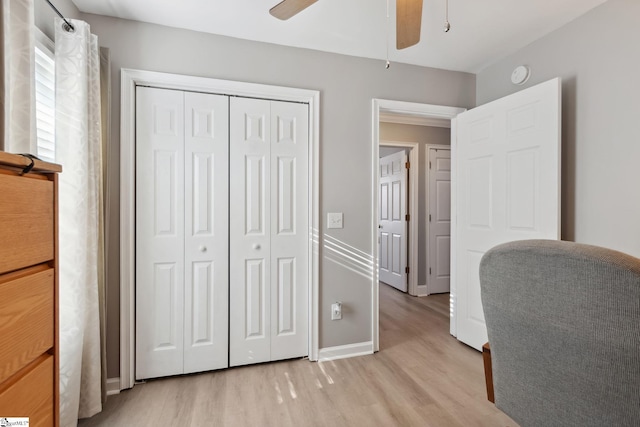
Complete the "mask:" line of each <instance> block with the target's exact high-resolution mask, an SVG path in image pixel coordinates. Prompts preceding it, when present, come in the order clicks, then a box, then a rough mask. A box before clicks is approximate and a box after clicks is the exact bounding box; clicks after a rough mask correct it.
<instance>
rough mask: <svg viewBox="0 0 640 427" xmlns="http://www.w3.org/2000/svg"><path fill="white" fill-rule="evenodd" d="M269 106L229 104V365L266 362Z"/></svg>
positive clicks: (254, 102) (266, 103) (238, 100)
mask: <svg viewBox="0 0 640 427" xmlns="http://www.w3.org/2000/svg"><path fill="white" fill-rule="evenodd" d="M270 108H271V107H270V102H269V101H264V100H257V99H248V98H231V100H230V121H229V123H230V129H229V131H230V148H229V151H230V153H229V167H230V176H229V179H230V183H229V191H230V204H229V214H230V221H229V232H230V239H229V243H230V246H229V250H230V258H229V267H230V272H229V273H230V280H229V303H230V316H229V321H230V325H229V337H230V338H229V339H230V343H229V344H230V345H229V363H230V365H231V366H238V365H246V364H251V363H260V362H266V361H269V360H271V358H270V338H271V337H270V335H271V332H270V318H269V312H270V300H271V295H270V288H269V279H270V277H271V262H270V260H271V254H270V237H271V223H270V221H269V216H270V211H269V206H270V200H271V193H270V189H271V182H270V178H271V162H270V145H271V141H270V139H271V121H270Z"/></svg>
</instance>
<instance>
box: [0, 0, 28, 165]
mask: <svg viewBox="0 0 640 427" xmlns="http://www.w3.org/2000/svg"><path fill="white" fill-rule="evenodd" d="M0 18H1V19H0V26H2V43H0V49H2V52H1V53H2V55H0V60H1V61H2V67H0V73H1V75H0V77H1V81H0V100H1V101H0V102H2V110H3V114H2V115H1V116H0V129H2V130H3V131H4V132H3V135H2V136H1V137H2V140H1V141H0V150H3V151H9V152H12V153H31V154H36V130H35V129H36V119H35V46H34V43H35V38H34V33H33V25H34V24H33V20H34V15H33V0H2V16H1V17H0Z"/></svg>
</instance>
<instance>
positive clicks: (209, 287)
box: [136, 87, 228, 379]
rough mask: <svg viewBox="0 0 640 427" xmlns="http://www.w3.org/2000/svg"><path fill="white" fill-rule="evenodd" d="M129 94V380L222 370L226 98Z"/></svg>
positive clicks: (225, 346) (149, 91) (225, 334)
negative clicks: (132, 230)
mask: <svg viewBox="0 0 640 427" xmlns="http://www.w3.org/2000/svg"><path fill="white" fill-rule="evenodd" d="M136 97H137V98H136V114H137V118H136V378H137V379H143V378H152V377H159V376H167V375H175V374H183V373H189V372H197V371H205V370H212V369H219V368H224V367H226V366H227V351H228V338H227V337H228V323H227V322H228V312H227V292H228V264H227V259H228V234H227V233H228V230H227V224H228V216H227V215H228V207H227V205H228V202H227V200H228V185H227V183H228V169H227V164H228V160H227V159H228V154H227V150H228V136H227V128H228V119H227V117H228V101H227V98H226V97H223V96H217V95H205V94H195V93H185V92H180V91H174V90H165V89H156V88H143V87H139V88H138V89H137V91H136Z"/></svg>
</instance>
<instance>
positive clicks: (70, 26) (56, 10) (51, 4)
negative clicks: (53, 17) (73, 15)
mask: <svg viewBox="0 0 640 427" xmlns="http://www.w3.org/2000/svg"><path fill="white" fill-rule="evenodd" d="M44 1H46V2H47V3H49V6H51V9H53V11H54V12H55V13H56V14H58V16H59V17H60V18H62V20H63V21H64V23H65V24H66V25H67V26H68V27H69V28H70V29H71V31H75V30H76V29H75V28H73V25H71V22H69V21H67V18H65V17H64V16H62V13H60V11H59V10H58V8H57V7H55V6H54V5H53V3H51V2H50V1H49V0H44Z"/></svg>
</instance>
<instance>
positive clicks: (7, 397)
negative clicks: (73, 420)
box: [0, 356, 54, 427]
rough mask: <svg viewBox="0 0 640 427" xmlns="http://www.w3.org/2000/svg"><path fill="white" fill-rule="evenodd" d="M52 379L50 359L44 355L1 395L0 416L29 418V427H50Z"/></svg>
mask: <svg viewBox="0 0 640 427" xmlns="http://www.w3.org/2000/svg"><path fill="white" fill-rule="evenodd" d="M53 376H54V363H53V356H47V358H46V359H43V360H42V362H40V363H39V364H38V365H36V366H35V367H34V368H33V369H32V370H30V371H28V372H27V373H26V374H25V375H24V376H23V377H22V378H20V379H19V380H18V381H16V382H15V383H13V384H12V385H11V386H10V387H8V388H7V389H6V390H4V391H3V392H2V393H0V414H2V416H3V417H5V416H6V417H29V425H30V426H38V427H41V426H42V427H45V426H46V427H49V426H53V425H54V424H53V421H54V407H53V404H54V403H53V394H54V390H53V383H54V381H53Z"/></svg>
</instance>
